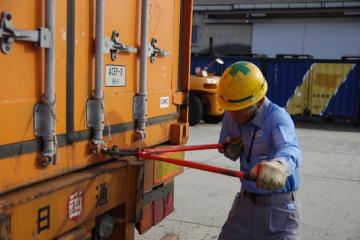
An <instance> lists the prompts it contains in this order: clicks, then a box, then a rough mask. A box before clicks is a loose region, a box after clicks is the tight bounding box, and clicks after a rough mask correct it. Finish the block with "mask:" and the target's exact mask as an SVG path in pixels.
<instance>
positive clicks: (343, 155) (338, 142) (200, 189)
mask: <svg viewBox="0 0 360 240" xmlns="http://www.w3.org/2000/svg"><path fill="white" fill-rule="evenodd" d="M220 127H221V125H220V124H205V123H200V124H198V125H196V126H194V127H190V138H189V142H188V145H192V144H207V143H216V142H217V140H218V135H219V131H220ZM296 129H297V135H298V139H299V143H300V146H301V148H302V152H303V165H302V166H301V169H300V181H301V185H300V189H299V192H298V199H299V201H300V206H301V215H302V219H301V239H303V240H360V128H359V127H352V126H350V125H349V124H347V125H345V124H335V123H322V122H317V123H309V122H297V123H296ZM186 159H188V160H192V161H197V162H202V163H206V164H210V165H216V166H220V167H226V168H230V169H235V170H238V169H239V163H238V162H235V163H234V162H232V161H230V160H227V159H226V158H224V157H223V156H222V155H221V154H219V153H218V152H217V151H215V150H210V151H209V150H207V151H197V152H189V153H187V154H186ZM239 189H240V183H239V180H238V179H236V178H232V177H227V176H223V175H218V174H213V173H207V172H203V171H199V170H195V169H189V168H186V169H185V171H184V173H183V174H181V175H180V176H178V177H176V179H175V212H174V213H173V214H171V215H170V216H168V217H167V218H166V219H165V220H163V221H162V222H161V223H159V224H158V225H157V226H156V227H153V228H152V229H151V230H150V231H149V232H147V233H145V234H144V235H141V236H140V235H137V236H136V239H137V240H157V239H161V237H162V236H164V235H165V234H167V233H176V234H178V235H179V236H180V239H184V240H185V239H186V240H192V239H194V240H207V239H217V237H218V234H219V232H220V229H221V227H222V225H223V223H224V222H225V219H226V217H227V214H228V211H229V208H230V206H231V204H232V201H233V199H234V196H235V193H236V192H237V191H239Z"/></svg>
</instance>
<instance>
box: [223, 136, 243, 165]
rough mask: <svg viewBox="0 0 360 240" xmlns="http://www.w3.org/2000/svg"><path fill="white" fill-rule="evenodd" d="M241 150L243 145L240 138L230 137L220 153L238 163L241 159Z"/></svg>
mask: <svg viewBox="0 0 360 240" xmlns="http://www.w3.org/2000/svg"><path fill="white" fill-rule="evenodd" d="M241 149H242V143H241V140H240V139H239V138H232V137H228V138H226V140H225V142H224V143H223V148H222V149H219V152H221V153H223V154H224V156H225V157H227V158H228V159H230V160H232V161H236V160H238V159H239V157H240V153H241Z"/></svg>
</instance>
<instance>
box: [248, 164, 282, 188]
mask: <svg viewBox="0 0 360 240" xmlns="http://www.w3.org/2000/svg"><path fill="white" fill-rule="evenodd" d="M250 176H251V177H252V178H254V179H256V187H257V188H260V189H264V190H270V191H272V190H276V189H281V188H283V187H284V186H285V180H286V177H287V173H286V166H284V165H283V164H281V163H280V162H278V161H269V162H261V163H258V164H256V165H255V166H254V167H253V168H252V169H251V171H250Z"/></svg>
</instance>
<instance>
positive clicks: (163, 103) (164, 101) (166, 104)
mask: <svg viewBox="0 0 360 240" xmlns="http://www.w3.org/2000/svg"><path fill="white" fill-rule="evenodd" d="M169 104H170V100H169V97H161V98H160V108H167V107H169Z"/></svg>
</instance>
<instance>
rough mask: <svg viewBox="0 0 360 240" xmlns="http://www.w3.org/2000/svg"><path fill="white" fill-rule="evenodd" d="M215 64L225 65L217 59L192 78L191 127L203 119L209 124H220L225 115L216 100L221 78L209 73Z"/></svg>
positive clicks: (190, 98)
mask: <svg viewBox="0 0 360 240" xmlns="http://www.w3.org/2000/svg"><path fill="white" fill-rule="evenodd" d="M214 63H218V64H224V62H223V61H222V60H221V59H220V58H217V59H215V60H214V61H213V62H211V63H210V64H208V65H207V66H205V67H204V68H203V69H198V70H197V73H196V75H192V76H191V77H190V96H189V124H190V126H194V125H196V124H198V123H199V122H200V121H201V119H203V120H204V121H205V122H207V123H218V122H220V121H221V120H222V117H223V115H224V112H225V110H224V109H223V108H221V107H220V105H219V104H218V103H217V100H216V96H217V91H218V86H219V81H220V77H218V76H214V75H213V74H212V73H209V72H208V68H209V67H210V66H211V65H213V64H214Z"/></svg>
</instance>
